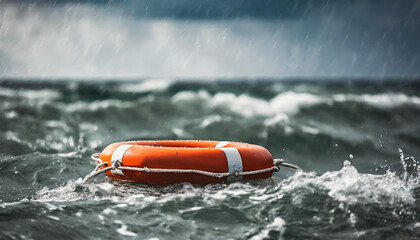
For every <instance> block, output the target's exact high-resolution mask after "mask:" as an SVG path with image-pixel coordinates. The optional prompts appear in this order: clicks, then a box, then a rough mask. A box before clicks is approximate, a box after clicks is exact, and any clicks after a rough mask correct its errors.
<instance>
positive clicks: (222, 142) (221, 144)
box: [215, 141, 230, 148]
mask: <svg viewBox="0 0 420 240" xmlns="http://www.w3.org/2000/svg"><path fill="white" fill-rule="evenodd" d="M229 143H230V142H228V141H221V142H218V143H217V145H216V147H215V148H222V147H224V146H226V145H228V144H229Z"/></svg>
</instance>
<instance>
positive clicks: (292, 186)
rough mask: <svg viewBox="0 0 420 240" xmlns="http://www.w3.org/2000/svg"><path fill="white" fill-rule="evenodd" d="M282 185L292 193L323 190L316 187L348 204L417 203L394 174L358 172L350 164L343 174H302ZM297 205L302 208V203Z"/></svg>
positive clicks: (346, 166)
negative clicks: (301, 189) (304, 190)
mask: <svg viewBox="0 0 420 240" xmlns="http://www.w3.org/2000/svg"><path fill="white" fill-rule="evenodd" d="M282 184H283V187H282V190H283V191H285V192H292V193H293V192H295V190H296V189H297V188H306V189H313V191H318V190H319V189H316V188H315V189H314V186H316V187H318V188H321V189H325V190H326V191H327V192H328V195H329V196H330V197H332V198H334V199H336V200H337V201H340V202H344V203H347V204H355V203H362V204H366V203H379V204H389V205H394V204H396V203H400V202H403V203H406V204H414V202H415V200H414V198H413V196H412V195H411V192H410V186H409V185H407V184H406V183H405V182H404V181H403V180H401V179H400V178H399V177H398V176H396V175H395V174H394V173H391V172H388V173H386V174H384V175H374V174H365V173H358V172H357V170H356V168H355V167H354V166H352V165H351V164H350V162H348V161H345V166H344V167H343V168H342V169H341V170H340V171H332V172H326V173H324V174H322V175H321V176H316V174H315V173H304V172H298V173H296V174H295V175H294V176H292V177H291V178H290V179H287V180H286V181H284V182H283V183H282ZM296 200H298V199H296ZM294 203H295V204H298V205H299V202H294Z"/></svg>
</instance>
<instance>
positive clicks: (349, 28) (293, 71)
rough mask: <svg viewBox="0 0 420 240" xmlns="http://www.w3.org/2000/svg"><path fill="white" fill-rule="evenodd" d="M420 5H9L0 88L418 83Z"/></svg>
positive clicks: (285, 0)
mask: <svg viewBox="0 0 420 240" xmlns="http://www.w3.org/2000/svg"><path fill="white" fill-rule="evenodd" d="M419 40H420V1H416V0H405V1H395V0H384V1H374V0H356V1H346V0H340V1H334V0H330V1H324V0H319V1H295V0H282V1H261V0H255V1H254V0H251V1H244V0H233V1H207V0H204V1H203V0H202V1H196V0H153V1H152V0H146V1H135V0H126V1H4V0H3V1H2V0H0V78H9V77H12V78H83V79H86V78H94V79H95V78H111V79H118V78H144V77H170V78H241V77H246V78H265V77H266V78H291V77H293V78H294V77H296V78H323V77H331V78H340V77H351V78H381V79H383V78H416V77H418V76H420V67H419V61H420V59H419V53H420V44H419Z"/></svg>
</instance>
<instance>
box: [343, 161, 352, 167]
mask: <svg viewBox="0 0 420 240" xmlns="http://www.w3.org/2000/svg"><path fill="white" fill-rule="evenodd" d="M343 166H344V167H349V166H351V163H350V161H349V160H346V161H344V163H343Z"/></svg>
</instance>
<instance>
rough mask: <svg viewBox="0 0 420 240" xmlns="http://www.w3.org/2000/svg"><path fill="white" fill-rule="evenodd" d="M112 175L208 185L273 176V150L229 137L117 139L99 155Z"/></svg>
mask: <svg viewBox="0 0 420 240" xmlns="http://www.w3.org/2000/svg"><path fill="white" fill-rule="evenodd" d="M99 158H100V160H99V159H98V163H99V162H100V161H101V163H102V164H104V165H103V166H102V168H105V167H110V166H115V167H114V168H113V169H112V170H109V171H106V174H107V175H108V176H109V177H112V178H115V179H120V180H127V181H134V182H139V183H144V184H152V185H167V184H174V183H182V182H190V183H192V184H200V185H205V184H209V183H220V182H226V181H228V180H229V178H230V177H232V176H233V177H235V176H236V177H238V178H239V179H240V180H251V179H264V178H270V177H271V176H272V173H273V170H274V165H273V157H272V156H271V154H270V152H269V151H268V150H267V149H265V148H263V147H261V146H258V145H252V144H247V143H239V142H225V141H130V142H119V143H113V144H110V145H109V146H107V147H106V148H105V149H104V150H103V151H102V153H101V154H100V156H99Z"/></svg>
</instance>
